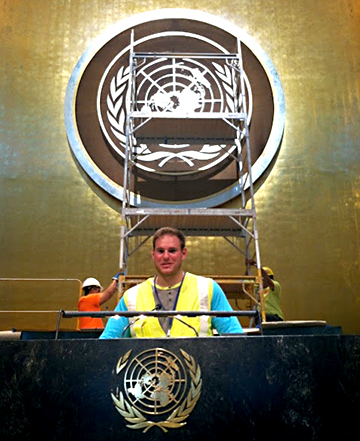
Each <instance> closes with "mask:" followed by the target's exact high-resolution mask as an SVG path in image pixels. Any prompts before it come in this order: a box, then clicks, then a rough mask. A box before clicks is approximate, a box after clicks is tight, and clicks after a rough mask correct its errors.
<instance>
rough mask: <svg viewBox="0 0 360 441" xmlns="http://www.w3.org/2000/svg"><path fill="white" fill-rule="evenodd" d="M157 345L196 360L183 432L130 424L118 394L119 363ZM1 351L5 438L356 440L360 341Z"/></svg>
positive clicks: (243, 340)
mask: <svg viewBox="0 0 360 441" xmlns="http://www.w3.org/2000/svg"><path fill="white" fill-rule="evenodd" d="M156 348H163V349H164V350H166V351H170V352H171V353H173V354H174V355H176V356H177V357H179V358H181V357H182V352H181V350H183V351H185V353H187V354H188V355H190V356H191V357H192V358H193V361H194V362H195V365H196V368H199V369H201V380H202V384H201V395H200V397H199V399H198V401H197V403H196V405H195V407H194V408H193V410H192V411H191V412H190V414H189V416H188V418H186V419H185V420H184V421H183V422H186V424H185V425H184V426H183V427H178V428H168V432H164V430H163V429H161V428H160V427H156V426H155V427H150V428H149V429H148V430H147V431H146V432H145V433H144V432H143V429H135V428H128V427H127V424H129V423H128V422H127V421H126V420H125V419H124V417H123V416H122V415H120V413H119V412H118V411H117V409H116V407H115V406H114V403H113V401H112V398H111V395H110V393H111V391H114V390H115V387H116V383H117V382H118V383H117V384H120V383H119V378H120V374H116V373H115V369H116V366H117V363H118V361H119V359H120V358H122V357H124V355H125V354H126V353H128V351H130V350H131V356H130V358H129V361H128V364H130V359H131V358H132V357H136V356H137V355H138V354H140V353H142V351H146V350H151V349H156ZM0 354H1V357H0V380H1V381H0V437H1V440H15V439H19V440H20V439H21V440H26V439H32V438H34V439H36V438H37V439H44V440H82V439H84V440H85V439H86V440H102V439H104V440H107V441H111V440H117V441H118V440H124V439H126V440H165V439H166V440H169V439H171V440H172V441H173V440H175V441H176V440H195V439H206V440H207V441H212V440H214V441H215V440H216V441H218V440H222V441H232V440H234V441H235V440H244V441H245V440H246V441H249V440H263V439H266V438H264V437H267V436H271V437H273V438H276V439H278V440H284V441H285V440H292V441H294V440H299V441H300V440H301V441H304V440H325V439H326V440H327V441H328V440H329V439H330V440H332V439H337V437H338V438H339V439H340V437H341V439H346V438H347V437H350V436H351V437H353V436H354V435H355V434H357V420H356V418H357V414H358V410H359V408H360V406H359V404H360V398H359V394H360V387H359V385H360V380H359V377H360V376H359V372H360V336H349V335H347V336H343V335H325V336H318V335H315V336H259V337H254V336H252V337H214V338H205V339H202V338H197V339H195V338H194V339H192V338H188V339H138V340H131V339H122V340H109V341H105V340H102V341H100V340H96V339H85V340H81V339H77V340H57V341H56V340H33V341H21V340H20V341H0ZM124 370H125V369H124ZM180 404H181V403H179V405H180ZM148 418H149V419H152V418H151V417H148ZM162 418H163V419H164V418H165V417H162ZM130 425H131V424H130Z"/></svg>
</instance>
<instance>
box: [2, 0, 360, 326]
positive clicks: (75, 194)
mask: <svg viewBox="0 0 360 441" xmlns="http://www.w3.org/2000/svg"><path fill="white" fill-rule="evenodd" d="M177 6H178V7H182V8H188V9H199V10H201V11H204V12H208V13H211V14H213V15H218V16H220V17H222V18H224V19H226V20H229V21H231V22H233V23H234V24H236V25H237V26H239V27H241V28H243V29H244V30H245V31H246V32H248V33H249V34H250V35H251V36H252V37H253V38H254V39H255V40H257V41H258V43H259V44H260V45H261V46H262V48H263V49H264V50H265V52H266V53H267V54H268V55H269V57H270V58H271V60H272V62H273V63H274V65H275V67H276V69H277V71H278V74H279V76H280V79H281V81H282V85H283V89H284V93H285V100H286V123H285V135H284V139H283V143H282V146H281V149H280V152H279V154H278V157H277V160H276V161H275V162H274V164H273V166H272V168H271V170H269V173H268V177H267V179H266V180H263V182H261V183H257V187H258V191H257V193H256V204H257V213H258V229H259V236H260V251H261V258H262V262H263V264H264V265H268V266H271V267H272V268H273V270H274V272H275V275H276V277H277V279H278V280H279V281H280V283H281V285H282V288H283V309H284V313H285V316H286V318H287V319H288V320H312V319H318V320H326V321H327V322H328V324H330V325H334V326H342V327H343V330H344V332H346V333H359V332H360V320H359V318H360V294H359V293H360V278H359V273H360V239H359V238H360V231H359V229H360V216H359V208H360V145H359V142H360V141H359V140H360V136H359V135H360V111H359V107H360V106H359V102H360V96H359V95H360V82H359V78H360V63H359V60H360V4H359V2H358V1H357V0H325V1H317V2H314V1H311V0H292V1H291V2H289V1H288V0H269V1H266V2H264V1H260V0H255V1H254V0H251V1H250V0H242V1H227V0H226V1H225V0H218V1H217V2H211V1H210V2H209V1H206V2H205V1H201V0H200V1H198V2H196V3H193V2H191V1H181V2H180V3H178V4H177ZM166 7H173V2H170V1H149V2H140V3H139V2H138V3H135V2H132V1H128V0H124V1H121V2H120V1H118V0H114V1H112V0H86V1H85V0H69V1H65V0H63V1H61V0H47V1H45V0H12V1H10V0H0V27H1V28H0V35H1V37H0V53H1V63H0V78H1V84H0V90H1V99H0V207H1V211H0V222H1V230H0V245H1V257H0V277H2V278H64V279H67V278H75V279H81V280H82V279H84V278H85V277H88V276H94V277H97V278H98V279H100V280H101V282H102V283H103V284H104V285H106V284H107V283H110V281H111V277H112V276H113V275H114V274H115V273H116V271H117V267H118V258H119V236H120V215H119V208H120V207H119V205H118V204H117V203H116V202H115V201H113V200H110V198H109V196H107V195H106V194H104V193H103V192H102V191H101V190H99V189H98V188H96V187H95V186H94V184H92V182H90V180H89V179H88V178H87V177H86V176H85V175H84V173H83V172H82V171H81V169H80V167H78V165H77V164H76V161H75V160H74V158H73V157H72V154H71V150H70V148H69V146H68V142H67V139H66V132H65V126H64V117H63V112H64V98H65V91H66V87H67V83H68V80H69V78H70V75H71V72H72V70H73V68H74V66H75V65H76V63H77V61H78V59H79V57H80V56H81V55H82V53H83V52H84V51H85V50H86V49H87V47H88V46H89V45H90V44H91V43H92V42H93V40H94V39H95V38H97V37H98V36H99V35H100V34H101V33H102V32H104V31H105V30H107V29H108V28H109V27H110V26H112V25H114V24H115V23H117V22H118V21H120V20H122V19H124V18H127V17H129V16H131V15H134V14H136V13H140V12H145V11H147V10H152V9H158V8H166ZM227 206H228V207H236V206H237V201H236V200H233V201H231V202H229V203H228V204H227ZM188 248H189V257H188V259H187V269H189V270H191V271H193V272H198V273H203V274H214V273H219V272H223V273H233V274H236V273H237V272H238V268H239V256H238V255H237V254H235V253H234V251H233V250H232V248H231V247H230V246H229V245H228V244H227V243H226V242H224V241H223V240H220V239H195V238H192V239H191V240H189V246H188ZM149 252H150V250H149V247H148V245H146V246H145V247H144V248H143V250H142V251H140V252H139V253H138V254H137V255H136V256H135V257H134V258H132V260H131V261H130V268H131V270H132V272H134V273H151V272H152V265H151V262H149V258H148V255H149ZM4 283H5V282H0V299H1V310H2V311H4V310H19V309H21V310H29V309H34V308H36V309H38V308H39V307H40V306H41V305H42V307H43V309H44V310H49V309H56V308H58V307H60V306H59V305H64V307H65V308H68V309H71V307H74V308H75V307H76V302H77V297H78V291H77V289H75V288H74V292H72V291H70V292H69V290H68V289H65V288H64V289H61V288H58V287H55V286H54V287H51V288H49V289H48V290H44V289H43V288H41V289H40V288H38V287H37V286H36V287H33V288H32V289H30V288H24V289H20V290H19V289H16V290H8V288H7V289H3V288H1V287H2V286H3V285H4ZM5 284H6V283H5ZM39 300H40V301H39ZM71 305H73V306H71ZM108 307H109V308H112V307H113V304H109V305H108ZM3 317H4V313H3V312H2V313H1V315H0V320H1V323H3V325H0V327H1V329H8V328H9V326H10V324H9V322H6V321H4V320H3ZM16 326H17V325H16ZM19 326H26V327H28V328H36V327H41V326H43V321H42V320H41V319H39V318H36V319H35V320H34V321H32V322H30V321H29V322H27V323H26V325H24V324H21V325H19ZM46 326H47V327H48V326H50V324H48V323H47V324H46ZM69 326H70V325H69Z"/></svg>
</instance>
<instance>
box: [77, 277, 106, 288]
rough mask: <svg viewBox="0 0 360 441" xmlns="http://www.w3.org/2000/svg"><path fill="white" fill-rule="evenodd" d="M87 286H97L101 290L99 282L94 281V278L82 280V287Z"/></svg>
mask: <svg viewBox="0 0 360 441" xmlns="http://www.w3.org/2000/svg"><path fill="white" fill-rule="evenodd" d="M87 286H98V287H99V288H100V289H102V286H101V285H100V282H99V281H98V280H96V279H94V277H88V278H87V279H86V280H84V283H83V284H82V287H83V288H86V287H87Z"/></svg>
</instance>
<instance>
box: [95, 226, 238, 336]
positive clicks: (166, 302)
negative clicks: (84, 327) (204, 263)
mask: <svg viewBox="0 0 360 441" xmlns="http://www.w3.org/2000/svg"><path fill="white" fill-rule="evenodd" d="M186 254H187V249H186V247H185V236H184V234H183V233H182V232H181V231H179V230H178V229H176V228H170V227H164V228H161V229H160V230H158V231H157V232H156V233H155V234H154V236H153V250H152V260H153V262H154V265H155V268H156V271H157V275H156V276H155V277H151V278H149V279H147V280H146V281H145V282H143V283H141V284H139V285H137V286H134V287H132V288H130V289H128V290H127V291H126V292H125V294H124V296H123V297H122V298H121V300H120V302H119V303H118V305H117V306H116V308H115V311H155V310H165V311H176V310H178V311H202V310H203V311H209V310H212V311H232V308H231V306H230V304H229V302H228V300H227V299H226V296H225V294H224V292H223V290H222V289H221V288H220V286H219V285H218V284H217V283H216V282H215V281H214V280H212V279H210V278H206V277H201V276H195V275H194V274H191V273H188V272H184V270H183V269H182V263H183V261H184V260H185V258H186ZM213 328H215V329H216V330H217V332H218V333H219V334H220V335H221V334H224V333H243V330H242V327H241V325H240V323H239V320H238V319H237V318H236V317H234V316H232V317H209V316H197V317H185V316H181V317H163V318H162V317H159V318H158V317H148V316H146V317H144V316H143V317H141V316H140V317H134V318H133V319H130V320H129V319H128V318H127V317H121V316H118V317H112V318H110V319H109V320H108V322H107V325H106V327H105V330H104V332H103V333H102V334H101V336H100V338H101V339H109V338H121V337H147V338H148V337H166V336H168V337H194V336H211V335H213Z"/></svg>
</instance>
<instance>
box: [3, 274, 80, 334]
mask: <svg viewBox="0 0 360 441" xmlns="http://www.w3.org/2000/svg"><path fill="white" fill-rule="evenodd" d="M71 284H73V285H75V288H74V287H73V285H71ZM49 287H50V288H49ZM42 290H44V294H43V295H41V294H42V292H41V291H42ZM81 291H82V282H81V280H79V279H75V278H66V279H63V278H20V277H2V278H0V294H2V295H1V296H0V300H1V308H2V310H0V317H1V325H2V326H1V329H5V328H6V329H9V328H10V329H14V328H15V327H23V328H24V327H26V328H36V329H38V328H44V327H45V326H46V329H48V328H49V326H48V323H53V325H52V326H51V327H52V328H53V329H56V324H57V317H58V314H59V309H60V308H62V309H64V306H65V305H69V306H70V305H74V307H76V304H77V301H78V299H79V297H80V296H81ZM66 294H68V295H67V297H66ZM18 305H23V307H24V309H21V308H19V307H18ZM29 305H31V306H33V307H34V309H31V307H30V308H29ZM42 307H44V309H42ZM39 317H41V319H40V318H39ZM18 323H20V325H19V324H18ZM1 329H0V330H1Z"/></svg>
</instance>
